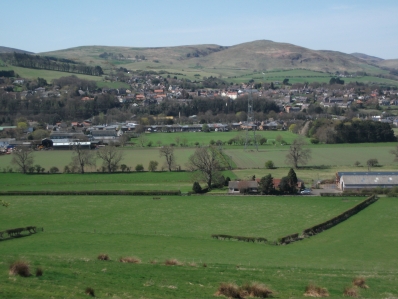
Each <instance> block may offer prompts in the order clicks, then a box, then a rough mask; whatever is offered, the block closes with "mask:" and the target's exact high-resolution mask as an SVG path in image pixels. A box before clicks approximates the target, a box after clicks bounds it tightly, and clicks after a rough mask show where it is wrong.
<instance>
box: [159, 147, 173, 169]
mask: <svg viewBox="0 0 398 299" xmlns="http://www.w3.org/2000/svg"><path fill="white" fill-rule="evenodd" d="M159 153H160V157H165V158H166V165H167V167H168V169H169V171H171V169H172V168H173V167H174V165H175V158H174V148H173V147H172V146H169V145H165V146H163V147H161V148H160V149H159Z"/></svg>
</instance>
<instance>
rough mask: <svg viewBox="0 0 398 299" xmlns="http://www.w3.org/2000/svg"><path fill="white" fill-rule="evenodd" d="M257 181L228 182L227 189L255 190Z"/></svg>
mask: <svg viewBox="0 0 398 299" xmlns="http://www.w3.org/2000/svg"><path fill="white" fill-rule="evenodd" d="M257 187H258V182H257V181H229V182H228V188H234V189H242V188H257Z"/></svg>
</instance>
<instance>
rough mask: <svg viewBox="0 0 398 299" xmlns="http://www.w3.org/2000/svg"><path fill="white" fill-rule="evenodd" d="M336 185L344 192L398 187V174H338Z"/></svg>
mask: <svg viewBox="0 0 398 299" xmlns="http://www.w3.org/2000/svg"><path fill="white" fill-rule="evenodd" d="M336 184H337V187H338V188H339V189H341V190H342V191H349V190H352V191H357V190H362V189H374V188H393V187H398V172H338V173H336Z"/></svg>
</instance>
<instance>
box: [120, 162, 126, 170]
mask: <svg viewBox="0 0 398 299" xmlns="http://www.w3.org/2000/svg"><path fill="white" fill-rule="evenodd" d="M126 169H127V165H126V164H122V165H120V170H121V171H122V172H125V171H126Z"/></svg>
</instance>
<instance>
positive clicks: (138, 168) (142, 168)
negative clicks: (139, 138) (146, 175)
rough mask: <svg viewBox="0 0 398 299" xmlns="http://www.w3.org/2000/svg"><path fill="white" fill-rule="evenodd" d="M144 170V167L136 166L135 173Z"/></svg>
mask: <svg viewBox="0 0 398 299" xmlns="http://www.w3.org/2000/svg"><path fill="white" fill-rule="evenodd" d="M143 170H144V166H142V164H137V166H136V167H135V171H143Z"/></svg>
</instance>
